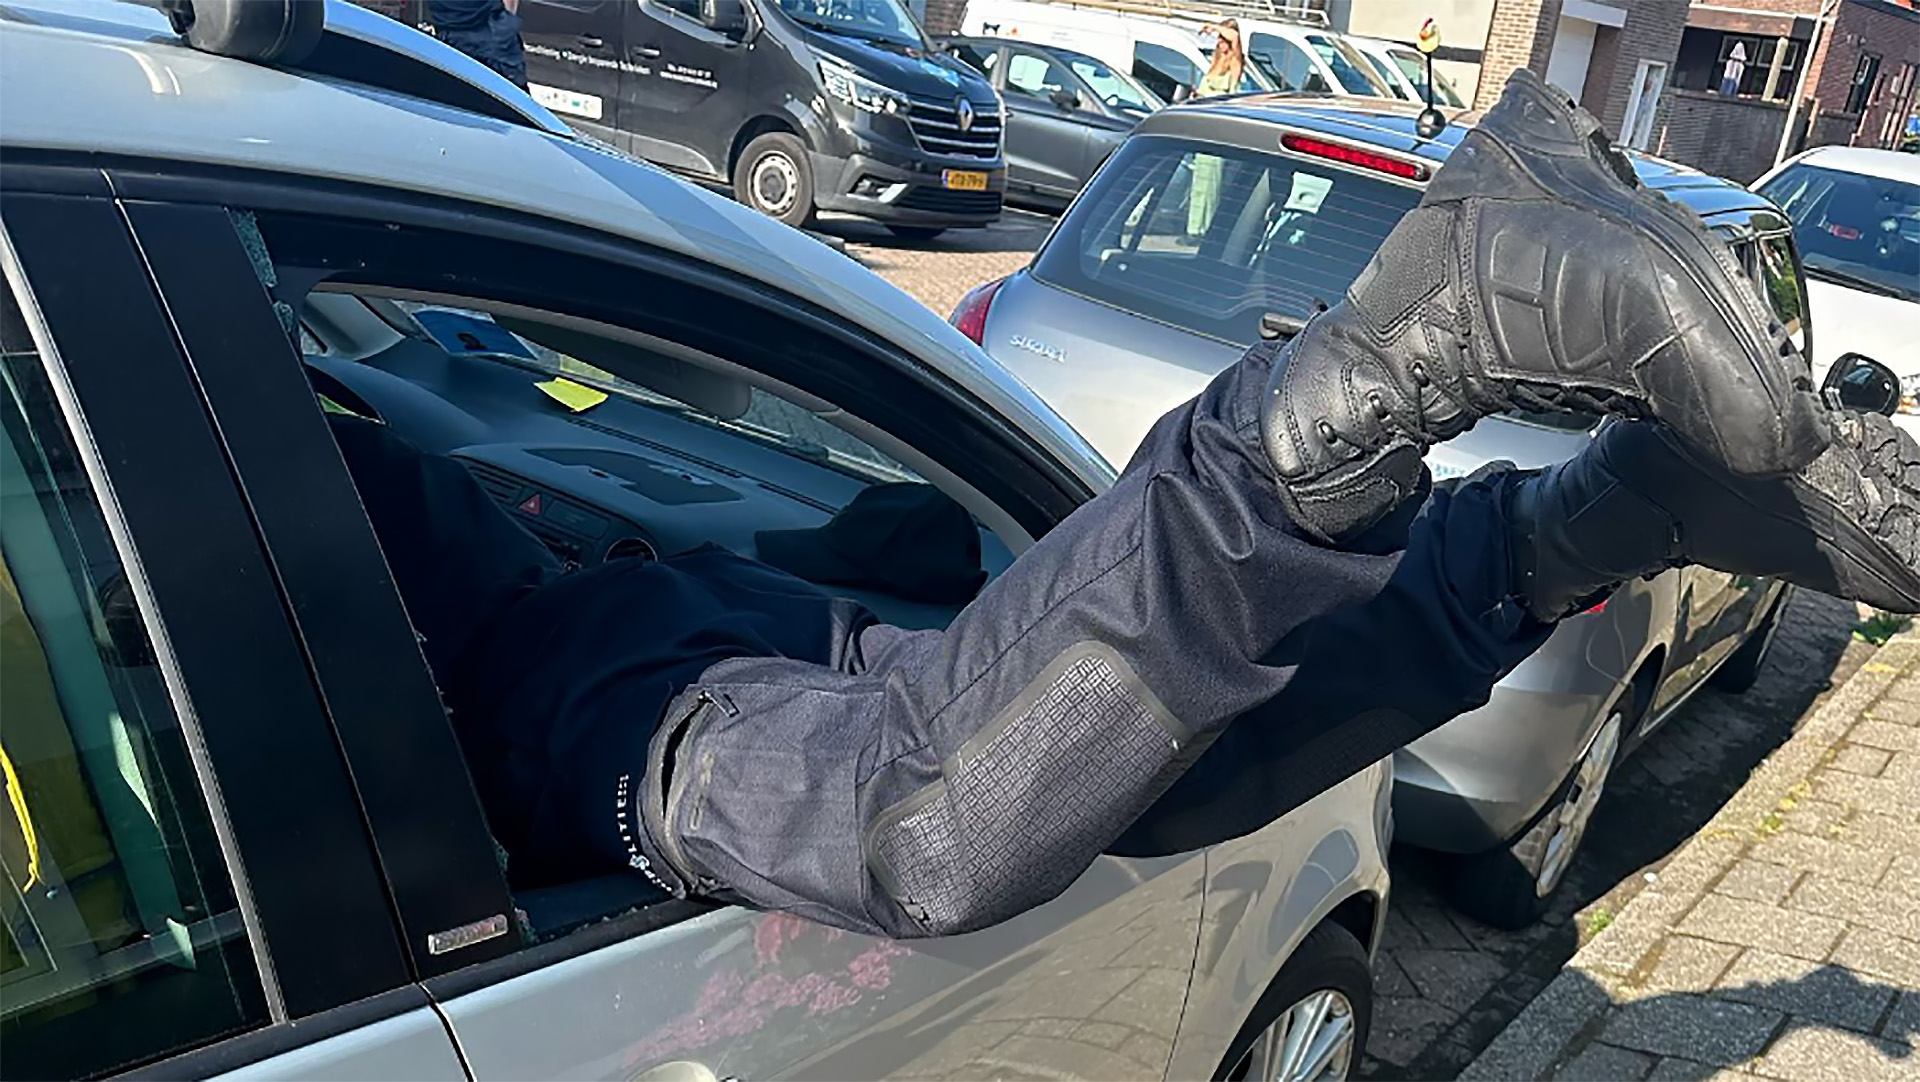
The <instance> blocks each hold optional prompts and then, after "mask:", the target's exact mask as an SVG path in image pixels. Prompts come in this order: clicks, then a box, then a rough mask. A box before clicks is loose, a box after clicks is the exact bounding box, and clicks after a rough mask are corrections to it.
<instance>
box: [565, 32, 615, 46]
mask: <svg viewBox="0 0 1920 1082" xmlns="http://www.w3.org/2000/svg"><path fill="white" fill-rule="evenodd" d="M573 40H575V41H577V42H579V43H580V44H582V45H585V46H586V47H587V48H589V49H604V48H606V46H607V39H606V38H603V37H600V36H598V35H596V34H582V35H580V36H579V37H577V38H574V39H573Z"/></svg>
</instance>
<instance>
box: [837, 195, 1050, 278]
mask: <svg viewBox="0 0 1920 1082" xmlns="http://www.w3.org/2000/svg"><path fill="white" fill-rule="evenodd" d="M1053 222H1054V218H1053V216H1052V215H1049V214H1038V213H1034V212H1031V211H1025V210H1016V209H1014V208H1012V207H1009V208H1007V209H1006V210H1005V211H1003V212H1002V213H1001V216H1000V220H999V221H997V222H994V223H993V224H992V225H989V226H986V227H984V228H978V229H949V230H947V231H945V232H943V233H941V234H940V235H939V236H937V237H934V238H933V239H931V240H914V239H909V238H906V237H897V236H895V235H894V234H893V233H892V232H891V231H889V230H888V229H887V227H886V226H884V225H881V224H880V223H879V222H870V221H866V220H865V219H860V218H834V219H828V220H823V221H820V222H816V223H814V225H813V228H812V231H813V232H815V233H817V234H820V235H821V236H822V237H823V238H835V239H838V240H840V241H842V242H843V243H844V244H845V246H846V247H845V250H846V251H847V252H848V253H849V254H852V255H855V256H856V257H857V258H859V259H860V261H861V262H863V263H867V264H868V266H870V267H871V266H873V261H872V260H870V259H869V258H868V254H869V253H870V252H871V251H872V250H873V249H893V250H899V251H901V252H914V253H954V252H958V253H974V254H989V253H1001V252H1031V251H1033V250H1034V249H1035V248H1037V247H1039V246H1040V242H1041V240H1043V239H1045V237H1046V235H1047V230H1049V229H1052V228H1053ZM874 269H876V270H877V269H880V268H878V267H875V268H874Z"/></svg>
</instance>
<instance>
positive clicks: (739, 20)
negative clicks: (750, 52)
mask: <svg viewBox="0 0 1920 1082" xmlns="http://www.w3.org/2000/svg"><path fill="white" fill-rule="evenodd" d="M700 23H701V25H703V26H705V27H706V28H707V29H709V30H712V31H715V32H716V33H721V34H725V35H726V36H728V37H730V38H743V37H745V36H746V34H747V5H746V4H745V3H744V2H743V0H700Z"/></svg>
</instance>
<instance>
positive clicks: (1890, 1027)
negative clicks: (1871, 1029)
mask: <svg viewBox="0 0 1920 1082" xmlns="http://www.w3.org/2000/svg"><path fill="white" fill-rule="evenodd" d="M1880 1036H1881V1037H1883V1038H1885V1039H1886V1040H1889V1041H1892V1042H1894V1043H1895V1044H1905V1045H1907V1047H1909V1048H1912V1049H1913V1050H1914V1051H1915V1052H1916V1053H1920V992H1902V993H1900V1002H1899V1003H1897V1004H1895V1005H1894V1008H1893V1013H1891V1014H1889V1015H1887V1024H1886V1026H1885V1027H1883V1028H1882V1029H1881V1030H1880Z"/></svg>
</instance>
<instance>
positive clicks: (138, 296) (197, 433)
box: [0, 150, 412, 1070]
mask: <svg viewBox="0 0 1920 1082" xmlns="http://www.w3.org/2000/svg"><path fill="white" fill-rule="evenodd" d="M40 157H41V156H40V155H38V154H35V153H34V152H30V151H14V150H10V151H9V155H8V159H9V160H8V161H7V163H6V164H5V165H4V166H3V167H0V223H4V228H5V232H6V243H5V253H4V256H0V258H5V259H6V260H7V261H8V262H9V273H10V274H15V275H18V276H20V277H21V279H22V280H24V282H25V292H26V293H27V294H28V295H29V296H30V297H31V307H32V314H30V315H29V319H30V320H33V321H34V323H35V325H36V328H37V330H36V339H39V340H37V341H36V347H37V349H38V352H39V353H40V354H41V358H42V362H43V364H44V365H45V366H46V368H47V371H48V374H49V378H50V379H52V380H53V381H54V384H55V387H56V389H57V390H58V391H59V392H60V394H61V395H62V397H63V402H62V405H63V412H64V413H65V414H66V418H67V422H68V424H69V425H70V426H72V427H73V428H74V438H75V443H76V446H78V447H79V448H80V451H81V454H82V457H83V459H84V460H86V461H87V462H88V466H89V474H90V476H91V479H92V481H93V485H94V487H95V495H96V497H97V499H98V501H99V505H100V510H101V513H102V515H103V516H104V517H105V518H106V520H107V523H108V526H109V531H110V533H112V534H113V536H114V540H115V547H116V549H117V550H118V551H119V555H120V558H121V560H122V561H123V563H124V567H125V572H126V574H127V575H128V577H129V579H130V580H132V581H133V582H134V583H135V593H136V596H137V597H138V598H139V599H140V601H141V608H142V611H143V615H144V616H145V618H146V624H147V630H148V633H149V636H150V638H151V639H152V642H153V647H154V649H155V650H156V652H157V653H158V655H159V658H160V662H161V667H162V671H163V674H164V676H165V683H166V685H167V692H168V697H169V700H170V703H171V706H172V708H173V710H174V712H175V714H176V717H177V720H178V723H179V725H180V728H181V730H182V734H183V736H185V737H186V738H187V741H188V747H189V751H190V757H191V758H192V759H193V760H194V762H195V766H196V777H194V778H193V779H191V781H192V783H193V785H194V789H195V796H196V797H197V798H200V799H204V800H205V802H206V804H207V807H208V814H209V816H210V818H211V819H212V821H213V823H214V832H215V836H216V838H217V839H218V841H219V845H220V849H221V854H220V855H221V856H222V858H223V860H224V861H225V863H226V871H227V874H228V875H229V876H230V877H231V878H232V891H233V893H234V895H235V898H236V903H237V908H238V909H239V910H240V913H241V920H242V922H243V925H244V926H245V927H246V930H247V935H248V942H249V944H250V946H251V948H252V951H253V955H254V959H255V965H256V968H257V969H258V970H259V979H260V981H261V983H262V992H263V995H264V996H265V999H266V1002H267V1007H268V1013H267V1017H266V1018H265V1019H264V1020H263V1022H262V1024H261V1025H260V1026H258V1027H255V1028H252V1029H249V1030H246V1031H243V1032H240V1033H238V1034H232V1035H227V1036H222V1037H218V1038H214V1039H211V1040H208V1041H206V1042H203V1043H201V1044H199V1045H197V1046H195V1047H194V1048H192V1049H170V1050H166V1051H164V1052H156V1053H154V1054H153V1057H150V1058H154V1057H158V1056H161V1055H167V1056H171V1057H178V1056H181V1055H196V1054H199V1053H202V1052H206V1051H207V1050H209V1049H217V1048H223V1047H227V1046H231V1045H235V1044H236V1042H240V1043H250V1044H257V1043H259V1042H262V1041H264V1042H268V1043H271V1042H274V1041H285V1040H287V1039H288V1038H289V1036H290V1035H292V1034H294V1033H295V1032H296V1031H302V1030H304V1029H305V1028H306V1027H305V1026H304V1025H303V1023H304V1020H305V1019H307V1018H310V1017H315V1016H317V1015H319V1014H323V1013H325V1012H327V1011H330V1010H333V1009H336V1008H338V1007H340V1006H342V1005H344V1004H349V1003H354V1002H359V1001H364V1000H367V999H369V998H373V997H378V996H380V995H382V994H384V993H386V992H389V991H391V990H393V989H395V988H399V987H403V986H405V985H407V984H408V983H409V982H410V981H411V980H412V974H411V973H410V971H409V969H408V967H407V965H406V962H405V959H404V957H403V955H402V954H401V951H400V945H399V942H398V937H397V934H396V932H395V929H394V926H393V919H392V913H391V911H390V909H389V906H388V901H387V897H386V892H385V888H384V885H383V883H382V881H381V877H380V875H379V873H378V871H377V868H376V866H375V861H374V855H373V851H372V848H371V846H370V844H369V843H368V839H367V838H366V834H365V830H364V826H363V823H362V821H361V818H360V812H359V808H358V805H357V802H356V801H355V800H354V798H353V793H352V789H351V783H350V778H349V774H348V770H347V766H346V763H345V761H344V760H343V759H342V758H341V756H340V754H339V749H338V743H337V740H336V739H335V736H334V733H333V731H332V728H331V726H330V724H329V723H328V719H327V716H326V713H325V709H324V705H323V703H322V701H321V699H320V696H319V693H318V690H317V689H316V688H315V687H314V685H313V682H312V680H311V678H310V676H309V674H308V670H307V665H306V659H305V657H304V654H303V651H302V649H301V644H300V641H299V639H298V637H297V635H296V628H295V624H294V620H293V618H292V615H291V613H290V612H289V611H288V610H287V607H286V605H285V599H284V598H283V597H282V595H281V594H280V593H279V591H278V589H277V587H276V585H275V581H274V576H273V575H272V572H271V561H270V558H269V556H268V554H267V552H266V550H265V549H264V548H263V547H262V546H261V544H260V542H259V538H258V534H257V530H256V527H255V524H254V522H253V519H252V515H251V513H250V511H249V508H248V506H247V504H246V502H245V499H244V495H243V493H242V492H241V491H240V489H239V488H238V486H237V485H236V484H234V482H233V479H232V470H231V462H230V459H229V458H228V457H227V454H226V449H225V447H224V444H223V442H222V441H221V439H220V436H219V434H218V431H217V429H216V428H215V426H214V425H213V423H212V421H211V418H209V417H208V415H207V413H206V411H205V409H204V403H203V401H202V399H201V398H200V388H199V386H198V384H197V381H196V380H195V379H194V377H193V373H192V371H191V369H190V368H189V366H188V365H187V363H186V359H185V357H184V355H183V354H182V353H181V352H180V349H179V345H178V341H177V340H176V339H175V338H174V336H173V333H172V329H171V324H170V321H169V319H168V316H167V313H166V312H165V310H164V309H163V307H162V305H161V303H160V301H159V299H158V297H157V295H156V293H155V291H154V289H153V283H152V280H151V277H150V275H149V274H148V272H147V269H146V267H145V262H144V259H143V257H142V254H141V253H140V252H139V251H138V249H137V248H136V246H135V245H134V243H133V240H132V238H131V236H130V234H129V233H128V231H127V229H126V226H125V221H124V219H123V218H122V217H121V210H122V205H121V204H120V203H119V202H118V201H117V200H115V199H114V197H113V192H112V190H111V187H110V186H109V185H108V184H107V182H106V181H105V179H104V176H103V175H102V174H101V172H100V171H99V170H98V168H94V167H89V166H88V165H86V164H83V163H63V164H59V165H50V164H46V163H44V162H42V161H39V160H38V159H40ZM102 298H106V299H107V300H108V301H109V303H110V305H111V308H112V310H113V311H114V313H115V317H114V318H113V319H111V320H102V319H99V318H98V313H99V310H100V309H99V308H98V305H99V304H100V303H101V300H102ZM23 307H27V304H26V302H25V300H24V299H23ZM129 357H139V358H144V359H146V360H147V361H148V363H145V364H129V363H128V358H129ZM189 479H190V480H189ZM183 481H187V482H188V483H183ZM210 569H219V572H220V573H219V574H218V575H217V576H212V575H211V574H210ZM236 660H239V661H241V662H243V663H241V664H236ZM263 712H264V713H265V714H266V715H267V717H266V719H264V720H270V722H271V724H266V723H263V716H262V715H263ZM262 763H272V764H274V768H273V769H272V770H262V769H260V764H262ZM188 780H189V779H185V778H170V779H169V781H170V783H172V784H185V783H187V782H188ZM289 800H294V801H297V802H299V803H300V806H301V809H302V811H301V814H300V815H297V816H295V815H289V814H287V802H288V801H289ZM171 1061H172V1060H171V1059H168V1060H159V1061H158V1062H171ZM151 1067H152V1064H149V1065H148V1067H147V1068H134V1069H136V1070H139V1069H151Z"/></svg>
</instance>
